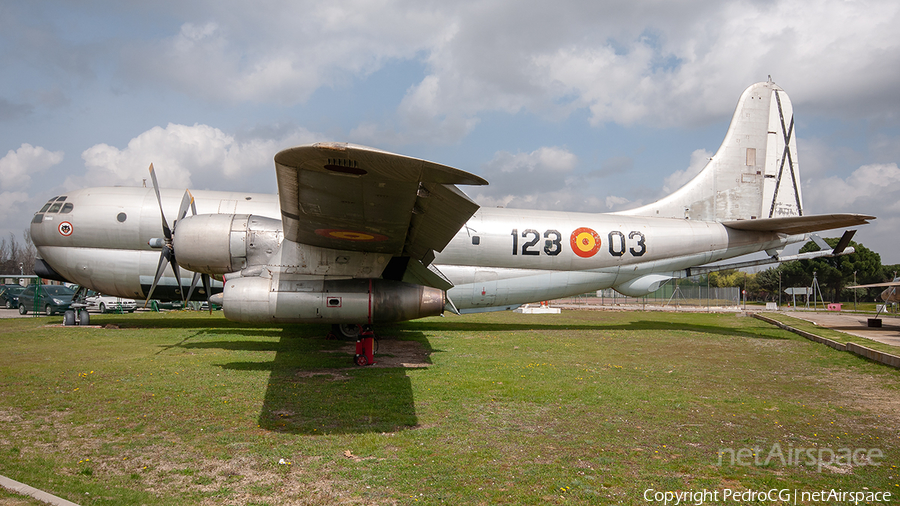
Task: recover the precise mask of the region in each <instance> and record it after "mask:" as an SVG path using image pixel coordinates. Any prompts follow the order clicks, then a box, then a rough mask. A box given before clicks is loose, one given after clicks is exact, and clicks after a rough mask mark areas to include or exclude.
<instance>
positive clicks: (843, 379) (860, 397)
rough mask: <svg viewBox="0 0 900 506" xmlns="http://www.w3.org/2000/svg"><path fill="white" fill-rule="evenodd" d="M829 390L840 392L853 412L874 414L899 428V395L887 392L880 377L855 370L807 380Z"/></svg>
mask: <svg viewBox="0 0 900 506" xmlns="http://www.w3.org/2000/svg"><path fill="white" fill-rule="evenodd" d="M809 379H810V381H814V382H815V383H817V384H820V385H822V386H823V389H825V390H828V391H836V392H841V399H842V400H841V402H842V403H845V404H847V405H848V406H846V407H850V408H853V409H857V410H861V411H870V412H874V413H875V414H876V415H878V416H879V417H885V418H887V419H888V420H890V421H891V422H892V425H894V426H900V395H898V392H897V391H896V390H891V389H887V388H885V387H884V385H883V378H881V377H878V376H875V375H872V374H864V373H860V372H857V371H854V372H850V371H845V370H834V371H832V372H830V373H829V374H828V375H820V376H815V377H811V378H809Z"/></svg>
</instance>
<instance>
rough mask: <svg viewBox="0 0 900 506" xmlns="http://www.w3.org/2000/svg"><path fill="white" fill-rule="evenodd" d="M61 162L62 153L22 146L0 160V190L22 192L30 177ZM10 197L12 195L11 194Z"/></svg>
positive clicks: (29, 182)
mask: <svg viewBox="0 0 900 506" xmlns="http://www.w3.org/2000/svg"><path fill="white" fill-rule="evenodd" d="M62 160H63V152H62V151H48V150H47V149H44V148H42V147H41V146H32V145H31V144H27V143H25V144H22V145H21V146H20V147H19V149H17V150H15V151H13V150H9V152H7V153H6V156H4V157H3V158H0V188H2V189H4V190H22V189H25V188H28V186H29V185H30V184H31V176H33V175H37V174H40V173H41V172H44V171H45V170H47V169H49V168H50V167H52V166H54V165H57V164H58V163H60V162H62ZM11 195H12V194H11Z"/></svg>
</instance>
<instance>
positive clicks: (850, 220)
mask: <svg viewBox="0 0 900 506" xmlns="http://www.w3.org/2000/svg"><path fill="white" fill-rule="evenodd" d="M874 219H875V217H874V216H868V215H865V214H812V215H806V216H789V217H784V218H759V219H755V220H736V221H723V222H722V225H725V226H726V227H728V228H731V229H734V230H749V231H753V232H778V233H782V234H790V235H796V234H806V233H810V232H818V231H820V230H831V229H833V228H844V227H855V226H858V225H866V224H868V223H869V220H874Z"/></svg>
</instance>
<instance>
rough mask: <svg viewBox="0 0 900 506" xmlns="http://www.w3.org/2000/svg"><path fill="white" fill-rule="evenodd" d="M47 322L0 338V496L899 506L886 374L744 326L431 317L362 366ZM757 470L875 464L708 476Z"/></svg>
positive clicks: (1, 324) (290, 352)
mask: <svg viewBox="0 0 900 506" xmlns="http://www.w3.org/2000/svg"><path fill="white" fill-rule="evenodd" d="M59 320H60V318H59V317H56V318H26V319H13V320H2V321H0V343H2V348H0V349H2V353H0V474H2V475H4V476H7V477H10V478H12V479H15V480H18V481H21V482H23V483H27V484H29V485H31V486H34V487H37V488H39V489H42V490H46V491H48V492H50V493H53V494H55V495H58V496H60V497H64V498H66V499H68V500H71V501H73V502H76V503H78V504H82V505H92V504H109V505H122V504H135V505H137V504H146V505H157V504H158V505H170V504H246V505H251V504H255V505H263V504H269V505H283V504H322V505H325V504H485V505H489V504H646V501H645V500H644V494H645V491H646V490H647V489H653V490H654V491H676V490H677V491H689V490H702V489H707V490H716V491H719V492H720V494H721V493H723V492H722V491H724V490H725V489H730V490H738V489H740V490H747V489H753V490H768V489H771V488H778V489H791V490H793V489H797V490H800V491H814V490H821V489H825V490H830V489H835V490H837V489H841V490H843V491H863V490H866V489H864V487H867V490H869V491H882V492H884V491H890V492H892V493H893V501H894V502H896V501H897V499H898V498H900V468H898V465H900V431H898V427H900V372H898V371H897V370H895V369H890V368H888V367H884V366H880V365H877V364H874V363H871V362H868V361H866V360H864V359H861V358H859V357H856V356H854V355H851V354H849V353H842V352H837V351H835V350H832V349H831V348H828V347H826V346H823V345H819V344H816V343H813V342H810V341H808V340H806V339H803V338H801V337H799V336H796V335H793V334H791V333H789V332H786V331H782V330H780V329H777V328H775V327H773V326H770V325H768V324H765V323H763V322H761V321H758V320H756V319H753V318H747V317H740V316H736V315H733V314H687V313H644V312H616V311H596V312H595V311H565V312H563V314H562V315H522V314H515V313H511V312H504V313H492V314H482V315H470V316H465V317H457V316H448V317H446V318H431V319H425V320H419V321H415V322H408V323H404V324H399V325H394V326H385V327H382V328H380V329H379V334H380V335H381V336H382V340H381V341H380V353H381V360H382V363H381V364H379V366H376V367H368V368H355V367H351V366H350V362H351V353H352V348H351V346H352V343H346V342H340V341H327V340H325V339H323V338H322V337H321V336H324V334H325V333H326V331H327V327H326V326H317V325H305V326H299V325H298V326H288V327H248V326H241V325H237V324H233V323H231V322H228V321H226V320H224V319H223V318H222V317H221V315H220V314H219V313H217V314H214V315H212V316H209V315H207V314H206V313H186V312H185V313H182V312H173V313H166V314H149V313H147V314H136V315H104V316H92V323H94V324H97V325H101V326H102V327H103V328H62V327H50V326H48V324H50V323H57V322H58V321H59ZM776 444H777V446H773V445H776ZM773 448H779V449H781V450H782V452H783V455H785V456H786V455H788V454H789V453H791V449H794V450H796V449H804V450H805V449H813V450H815V451H816V452H819V450H825V449H830V450H833V451H835V452H838V451H839V449H841V448H850V449H857V450H858V449H866V450H872V449H877V450H878V451H880V452H882V453H883V457H882V458H877V455H874V454H871V453H870V454H869V455H870V456H872V458H871V459H870V460H865V458H861V459H857V460H856V461H854V462H853V463H852V464H851V465H844V464H843V463H827V462H826V463H822V462H821V461H816V462H812V461H804V462H802V465H795V463H794V462H791V463H782V462H781V461H780V460H778V458H774V459H770V461H769V463H765V462H764V461H760V462H754V459H756V457H751V458H750V459H749V461H748V459H744V462H745V464H748V465H738V463H737V462H735V463H733V464H732V463H731V462H730V461H729V458H728V455H729V453H728V451H729V450H730V451H732V452H738V451H740V450H741V449H755V450H747V451H752V452H755V453H756V454H757V455H760V456H762V457H763V459H757V460H764V459H765V458H766V457H767V456H772V455H774V454H773V453H772V449H773ZM720 455H723V458H722V459H720ZM803 455H804V458H805V455H806V454H805V453H804V454H803ZM816 455H819V453H816ZM776 457H777V455H776ZM720 460H721V461H720ZM876 463H880V465H873V464H876ZM651 494H652V493H651ZM6 497H9V496H7V495H3V494H0V504H3V501H4V500H5V498H6ZM651 497H652V496H651ZM720 497H721V496H720ZM707 503H709V501H707ZM798 503H804V501H802V500H801V501H798ZM11 504H17V503H11ZM732 504H735V503H734V502H732ZM766 504H772V503H771V502H766Z"/></svg>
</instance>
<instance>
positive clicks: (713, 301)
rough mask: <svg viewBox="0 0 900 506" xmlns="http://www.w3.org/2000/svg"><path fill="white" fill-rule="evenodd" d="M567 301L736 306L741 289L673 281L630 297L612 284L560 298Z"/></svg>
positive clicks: (566, 302)
mask: <svg viewBox="0 0 900 506" xmlns="http://www.w3.org/2000/svg"><path fill="white" fill-rule="evenodd" d="M558 302H560V303H564V304H575V305H579V304H583V305H595V306H596V305H600V306H617V305H622V306H624V305H638V306H641V305H649V306H663V307H680V306H686V307H698V308H699V307H736V306H740V305H741V289H740V288H739V287H736V286H729V287H724V288H716V287H709V288H707V287H706V286H699V285H690V284H683V285H682V284H676V283H675V282H674V281H669V282H668V283H666V284H665V285H663V286H661V287H660V288H659V290H657V291H655V292H653V293H651V294H649V295H647V296H644V297H627V296H625V295H622V294H621V293H619V292H617V291H615V290H613V289H612V288H608V289H606V290H597V292H596V293H586V294H582V295H578V296H576V297H569V298H566V299H559V301H558Z"/></svg>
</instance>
